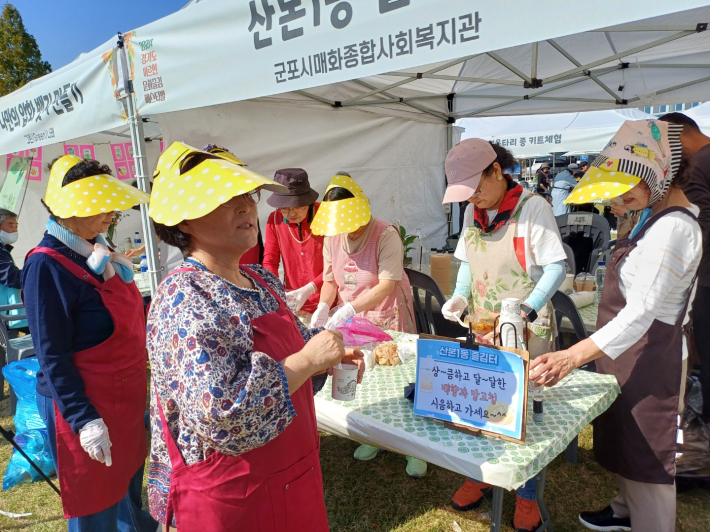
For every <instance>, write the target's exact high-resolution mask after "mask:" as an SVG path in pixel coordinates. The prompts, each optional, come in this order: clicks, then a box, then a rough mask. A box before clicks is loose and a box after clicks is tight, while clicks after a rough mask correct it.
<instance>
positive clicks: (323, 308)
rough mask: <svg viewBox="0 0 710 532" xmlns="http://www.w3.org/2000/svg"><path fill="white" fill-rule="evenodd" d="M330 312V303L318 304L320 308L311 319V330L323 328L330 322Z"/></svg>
mask: <svg viewBox="0 0 710 532" xmlns="http://www.w3.org/2000/svg"><path fill="white" fill-rule="evenodd" d="M329 312H330V306H329V305H328V303H318V308H317V309H316V311H315V312H314V313H313V316H312V317H311V329H315V328H316V327H323V326H324V325H325V324H326V322H327V321H328V313H329Z"/></svg>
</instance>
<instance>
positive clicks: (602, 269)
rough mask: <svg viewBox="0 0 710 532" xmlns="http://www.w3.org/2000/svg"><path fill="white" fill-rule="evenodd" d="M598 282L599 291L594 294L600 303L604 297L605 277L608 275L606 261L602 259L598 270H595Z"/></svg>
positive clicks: (597, 302)
mask: <svg viewBox="0 0 710 532" xmlns="http://www.w3.org/2000/svg"><path fill="white" fill-rule="evenodd" d="M594 276H595V278H596V283H597V291H596V294H595V296H594V301H595V303H596V304H597V305H598V304H599V301H600V300H601V298H602V288H604V277H605V276H606V262H604V261H603V260H600V261H599V263H598V266H597V271H596V272H594Z"/></svg>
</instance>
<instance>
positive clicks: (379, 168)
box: [159, 98, 447, 246]
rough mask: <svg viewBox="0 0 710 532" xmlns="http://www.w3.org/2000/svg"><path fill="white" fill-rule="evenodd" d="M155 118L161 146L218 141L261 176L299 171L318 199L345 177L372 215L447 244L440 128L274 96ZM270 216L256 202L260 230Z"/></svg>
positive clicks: (390, 115) (436, 124) (435, 242)
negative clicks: (365, 199)
mask: <svg viewBox="0 0 710 532" xmlns="http://www.w3.org/2000/svg"><path fill="white" fill-rule="evenodd" d="M159 120H160V126H161V128H162V130H163V133H164V135H165V141H166V144H167V143H169V142H172V141H174V140H181V141H184V142H186V143H187V144H190V145H192V146H195V147H202V146H204V145H205V144H207V143H210V142H216V143H219V144H221V145H223V146H225V147H226V148H229V149H232V150H234V152H235V154H236V155H237V156H238V157H239V158H240V159H242V160H244V161H245V162H246V163H247V164H248V165H249V168H251V169H252V170H254V171H256V172H259V173H261V174H262V175H264V176H266V177H273V176H274V173H275V172H276V170H278V169H280V168H292V167H300V168H304V169H305V170H306V171H307V172H308V175H309V178H310V182H311V186H312V187H313V188H314V189H315V190H316V191H318V193H319V194H320V196H321V198H322V195H323V193H324V192H325V188H326V186H327V184H328V182H329V181H330V179H331V178H332V177H333V176H334V175H335V173H336V172H338V171H346V172H348V173H350V174H351V175H352V176H353V178H354V179H355V180H356V181H357V182H358V183H359V184H360V185H361V186H362V187H363V189H364V191H365V194H366V195H367V196H368V198H369V199H370V202H371V203H372V209H373V214H374V215H375V216H377V217H379V218H381V219H383V220H386V221H388V222H390V223H392V224H395V225H399V224H401V225H403V226H404V227H405V228H406V229H407V230H408V231H410V232H413V231H414V230H415V229H417V228H418V229H420V230H421V232H422V233H423V234H426V235H427V236H428V237H430V238H431V241H432V242H433V244H432V245H437V246H443V245H444V239H445V237H446V234H447V231H446V215H445V214H444V208H443V206H442V204H441V198H442V197H443V193H444V187H445V177H444V158H445V155H446V124H444V123H442V122H435V121H432V122H429V121H420V120H411V119H408V118H407V117H406V115H405V116H397V115H396V114H394V113H388V114H379V113H373V112H370V111H369V110H366V111H363V110H357V109H335V108H331V107H327V106H323V105H320V104H318V103H317V102H309V100H307V99H305V100H293V99H277V98H269V99H265V100H261V99H257V100H250V101H247V102H235V103H230V104H224V105H219V106H212V107H207V108H202V109H193V110H187V111H181V112H177V113H166V114H164V115H161V116H160V117H159ZM272 210H273V209H271V208H270V207H269V206H268V204H267V203H266V201H263V200H262V202H261V203H260V204H259V218H260V222H261V226H262V230H263V227H264V224H265V222H266V218H267V217H268V215H269V213H270V212H271V211H272Z"/></svg>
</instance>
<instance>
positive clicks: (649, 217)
mask: <svg viewBox="0 0 710 532" xmlns="http://www.w3.org/2000/svg"><path fill="white" fill-rule="evenodd" d="M681 131H682V126H677V125H673V124H666V123H665V122H657V121H654V120H639V121H634V122H625V123H624V124H623V125H622V127H621V129H619V131H618V132H617V134H616V135H615V136H614V138H613V139H612V141H611V142H610V143H609V144H608V145H607V147H606V148H605V149H604V150H603V151H602V153H601V154H600V155H599V157H598V158H597V159H596V160H595V161H594V163H593V164H592V166H591V167H590V169H589V170H588V171H587V173H586V174H585V176H584V177H583V178H582V180H581V181H580V183H579V186H578V187H577V188H576V189H575V190H574V191H573V192H572V195H571V196H570V201H571V202H574V203H583V202H585V201H589V199H593V198H609V199H611V198H615V197H621V199H622V200H623V202H624V205H625V206H626V207H627V208H628V209H630V210H635V211H642V213H641V216H640V219H639V222H638V224H637V225H636V227H635V228H634V229H633V231H632V232H631V234H630V236H629V237H627V238H624V239H623V240H620V241H618V242H617V244H616V247H615V249H614V253H613V255H612V259H611V261H610V262H609V264H607V271H606V280H605V282H604V288H603V291H602V297H601V301H600V303H599V317H598V319H597V332H595V333H594V334H593V335H592V336H591V337H590V338H587V339H586V340H583V341H582V342H580V343H578V344H575V345H574V346H572V347H571V348H570V349H567V350H565V351H559V352H556V353H550V354H547V355H543V356H541V357H539V358H538V359H536V360H534V361H533V362H532V364H531V374H530V379H531V380H533V381H536V383H537V384H539V385H541V384H547V385H548V386H554V385H555V384H557V383H558V382H559V381H560V380H561V379H563V378H564V377H565V376H567V375H568V374H569V373H570V372H571V371H572V370H573V369H574V368H575V367H579V366H581V365H583V364H585V363H587V362H589V361H591V360H596V361H597V362H596V366H597V371H598V372H599V373H603V374H607V375H614V377H616V380H617V381H618V383H619V385H620V386H621V394H620V395H619V396H618V397H617V399H616V401H614V403H613V404H612V406H611V408H609V410H607V411H606V412H604V413H603V414H602V415H600V416H599V417H598V418H597V419H596V420H595V421H594V454H595V456H596V458H597V460H598V461H599V463H600V464H601V465H602V466H603V467H604V468H605V469H607V470H609V471H611V472H612V473H614V474H615V475H616V480H617V484H618V485H619V494H618V495H617V496H616V497H615V498H614V499H613V500H612V501H611V504H610V505H609V506H607V507H606V508H604V509H603V510H601V511H598V512H583V513H582V514H581V515H580V516H579V519H580V521H581V522H582V524H583V525H585V526H586V527H587V528H590V529H592V530H631V529H632V528H633V530H643V531H644V532H671V531H673V530H675V512H676V500H675V452H676V446H675V444H676V433H677V428H678V427H677V415H678V411H679V400H680V398H681V397H682V393H681V390H682V387H683V383H684V381H685V377H684V375H683V373H684V370H683V366H684V362H683V357H684V349H683V331H682V324H683V321H684V319H685V316H686V310H687V307H688V302H689V299H690V296H691V293H692V286H693V282H694V279H695V275H696V272H697V269H698V265H699V263H700V257H701V255H702V234H701V230H700V225H699V224H698V221H697V220H696V218H695V215H694V214H693V212H692V211H694V210H696V209H695V207H693V206H691V204H690V203H689V202H688V200H687V199H686V197H685V195H684V194H683V192H682V186H683V185H684V184H685V181H686V178H687V176H688V174H685V175H677V174H678V169H679V167H680V156H681V145H680V140H679V137H680V133H681Z"/></svg>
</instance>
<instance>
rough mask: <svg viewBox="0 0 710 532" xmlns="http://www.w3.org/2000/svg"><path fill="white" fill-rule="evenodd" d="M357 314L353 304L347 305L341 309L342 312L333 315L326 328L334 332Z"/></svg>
mask: <svg viewBox="0 0 710 532" xmlns="http://www.w3.org/2000/svg"><path fill="white" fill-rule="evenodd" d="M356 314H357V312H355V309H354V308H353V306H352V304H351V303H345V305H343V306H342V307H340V310H338V312H336V313H335V314H333V317H332V318H330V319H329V320H328V323H326V324H325V328H326V329H328V330H329V331H334V330H335V329H337V328H338V327H340V326H341V325H342V324H343V323H345V322H346V321H347V320H349V319H350V318H352V317H353V316H355V315H356Z"/></svg>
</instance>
